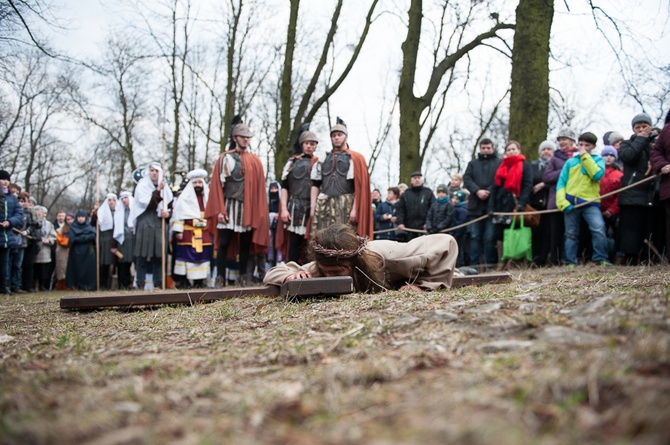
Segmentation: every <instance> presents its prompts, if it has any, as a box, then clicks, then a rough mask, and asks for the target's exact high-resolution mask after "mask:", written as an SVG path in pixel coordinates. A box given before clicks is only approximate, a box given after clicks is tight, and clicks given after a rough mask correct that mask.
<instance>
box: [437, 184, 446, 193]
mask: <svg viewBox="0 0 670 445" xmlns="http://www.w3.org/2000/svg"><path fill="white" fill-rule="evenodd" d="M447 190H448V188H447V186H446V185H444V184H440V185H438V186H437V192H438V193H439V192H444V193H447Z"/></svg>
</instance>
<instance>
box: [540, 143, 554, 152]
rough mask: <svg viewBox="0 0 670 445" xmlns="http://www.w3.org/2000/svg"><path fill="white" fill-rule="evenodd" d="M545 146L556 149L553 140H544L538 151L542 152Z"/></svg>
mask: <svg viewBox="0 0 670 445" xmlns="http://www.w3.org/2000/svg"><path fill="white" fill-rule="evenodd" d="M545 148H551V150H552V151H556V144H554V143H553V142H551V141H542V142H541V143H540V146H539V147H538V149H537V152H538V153H540V154H541V153H542V150H543V149H545Z"/></svg>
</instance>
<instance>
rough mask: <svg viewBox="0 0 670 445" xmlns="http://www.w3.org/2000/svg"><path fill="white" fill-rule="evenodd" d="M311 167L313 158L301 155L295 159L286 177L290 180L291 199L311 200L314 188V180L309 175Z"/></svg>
mask: <svg viewBox="0 0 670 445" xmlns="http://www.w3.org/2000/svg"><path fill="white" fill-rule="evenodd" d="M311 169H312V159H311V158H308V157H305V156H300V157H296V158H295V159H294V160H293V164H292V165H291V169H290V171H289V173H288V178H286V179H287V180H288V187H289V188H288V189H289V192H290V193H291V194H290V199H299V200H301V201H302V200H307V201H309V199H310V191H311V189H312V181H311V179H310V177H309V174H310V171H311Z"/></svg>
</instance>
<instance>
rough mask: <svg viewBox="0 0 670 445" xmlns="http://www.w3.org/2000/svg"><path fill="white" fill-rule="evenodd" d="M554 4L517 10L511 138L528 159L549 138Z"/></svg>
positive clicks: (528, 1) (546, 0)
mask: <svg viewBox="0 0 670 445" xmlns="http://www.w3.org/2000/svg"><path fill="white" fill-rule="evenodd" d="M553 17H554V1H553V0H521V1H520V2H519V5H518V6H517V8H516V24H517V27H516V31H515V33H514V52H513V53H512V87H511V96H510V117H509V138H510V139H512V140H516V141H519V142H520V143H521V151H522V152H523V154H524V155H525V156H526V157H527V158H529V159H535V158H537V157H538V151H537V147H538V146H539V145H540V143H541V142H542V141H543V140H545V139H546V137H547V122H548V119H549V37H550V34H551V23H552V20H553Z"/></svg>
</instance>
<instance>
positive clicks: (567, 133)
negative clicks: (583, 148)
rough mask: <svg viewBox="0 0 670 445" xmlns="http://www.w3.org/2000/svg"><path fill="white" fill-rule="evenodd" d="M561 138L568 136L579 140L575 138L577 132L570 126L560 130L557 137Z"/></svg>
mask: <svg viewBox="0 0 670 445" xmlns="http://www.w3.org/2000/svg"><path fill="white" fill-rule="evenodd" d="M560 138H568V139H571V140H573V141H576V140H577V139H575V134H574V133H573V132H572V131H571V130H570V129H569V128H561V131H559V132H558V135H556V139H560Z"/></svg>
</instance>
